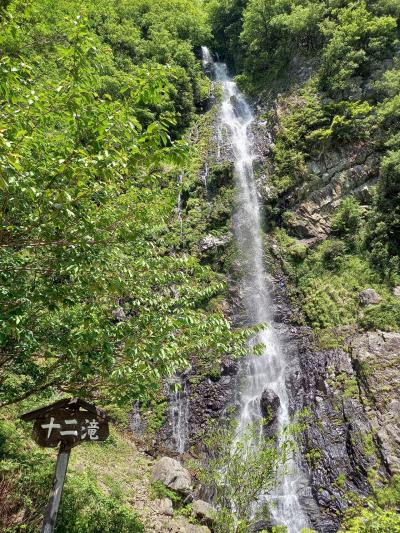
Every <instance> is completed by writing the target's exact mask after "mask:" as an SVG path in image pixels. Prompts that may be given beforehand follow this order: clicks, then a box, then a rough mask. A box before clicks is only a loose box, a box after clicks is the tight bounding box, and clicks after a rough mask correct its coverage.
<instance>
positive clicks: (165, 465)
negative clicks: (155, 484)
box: [151, 457, 192, 495]
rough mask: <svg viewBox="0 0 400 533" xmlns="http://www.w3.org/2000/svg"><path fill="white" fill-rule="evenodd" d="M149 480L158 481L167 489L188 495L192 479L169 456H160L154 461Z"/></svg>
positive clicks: (184, 469)
mask: <svg viewBox="0 0 400 533" xmlns="http://www.w3.org/2000/svg"><path fill="white" fill-rule="evenodd" d="M151 480H152V481H160V482H161V483H163V484H164V485H165V486H166V487H168V488H169V489H172V490H175V491H176V492H179V493H180V494H183V495H188V494H189V493H190V491H191V490H192V479H191V476H190V473H189V471H188V470H186V468H184V467H183V466H182V465H181V464H180V463H179V462H178V461H176V460H175V459H172V458H171V457H162V458H161V459H160V460H158V461H157V462H156V463H155V465H154V466H153V470H152V473H151Z"/></svg>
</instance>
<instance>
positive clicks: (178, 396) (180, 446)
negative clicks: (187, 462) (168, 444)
mask: <svg viewBox="0 0 400 533" xmlns="http://www.w3.org/2000/svg"><path fill="white" fill-rule="evenodd" d="M171 385H173V386H177V390H176V391H174V392H172V393H171V398H170V402H169V417H168V418H169V420H170V421H171V424H172V442H173V448H174V451H176V452H178V453H183V452H184V451H185V448H186V444H187V441H188V429H189V397H188V391H187V385H186V380H185V379H184V378H183V377H182V378H176V379H175V380H174V382H173V383H171Z"/></svg>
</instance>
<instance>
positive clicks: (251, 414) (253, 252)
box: [202, 47, 308, 533]
mask: <svg viewBox="0 0 400 533" xmlns="http://www.w3.org/2000/svg"><path fill="white" fill-rule="evenodd" d="M202 51H203V66H204V69H205V71H206V72H207V73H209V75H210V76H211V77H212V78H213V79H214V80H215V81H216V82H217V83H220V84H221V86H222V89H223V98H222V105H221V113H220V132H218V138H221V132H224V133H225V134H226V138H227V139H228V141H229V142H230V144H231V148H232V150H233V155H234V163H235V172H234V173H235V180H236V204H237V205H236V210H235V214H234V218H233V225H234V233H235V238H236V242H237V247H238V256H239V257H238V260H239V262H240V266H241V271H242V279H241V285H240V290H241V294H242V297H243V303H244V306H245V309H246V312H247V316H248V319H249V322H250V324H258V323H266V324H267V326H266V327H265V329H264V330H263V331H262V332H261V333H260V334H259V337H258V339H257V340H258V341H259V342H262V343H263V344H264V345H265V350H264V353H263V354H262V355H260V356H250V357H248V359H247V361H246V362H245V364H244V366H243V376H244V380H245V382H246V383H245V387H244V389H243V391H241V396H240V413H239V425H238V432H239V435H240V434H243V433H244V432H245V431H247V429H248V428H249V426H250V425H253V424H254V423H255V424H258V427H259V428H260V437H262V431H263V430H262V426H263V415H262V412H261V406H260V399H261V396H262V393H263V391H264V390H265V389H266V388H268V389H270V390H272V391H273V392H274V393H275V394H276V395H277V396H278V397H279V400H280V410H279V415H278V431H279V430H280V429H283V428H284V427H286V426H287V425H288V424H289V422H290V417H289V399H288V392H287V387H286V378H287V377H288V372H289V370H288V361H286V360H285V354H284V351H283V350H282V347H281V346H280V342H279V339H278V337H277V335H276V332H275V331H274V327H273V324H272V316H271V311H270V310H271V306H272V302H271V298H270V295H269V291H268V287H267V275H266V272H265V270H264V266H263V264H264V257H263V241H262V231H261V217H260V207H259V203H258V198H257V190H256V185H255V180H254V173H253V160H254V155H253V154H252V150H251V145H252V143H251V136H250V132H249V130H250V126H251V124H252V122H253V115H252V112H251V109H250V107H249V105H248V104H247V102H246V100H245V99H244V97H243V95H242V94H241V93H240V91H239V89H238V87H237V85H236V83H235V82H234V81H232V79H230V77H229V75H228V71H227V67H226V65H225V64H223V63H219V62H214V61H213V59H212V56H211V54H210V51H209V50H208V49H207V48H206V47H203V49H202ZM253 445H254V446H257V442H254V443H253ZM287 466H288V468H287V472H286V473H283V475H282V477H283V479H282V480H280V481H279V483H277V486H276V488H275V490H274V491H273V493H272V494H270V495H269V496H268V501H269V502H270V504H271V505H270V511H271V514H272V518H273V519H274V521H275V522H276V523H277V524H279V525H284V526H286V527H287V529H288V533H298V532H299V531H300V530H301V529H302V528H303V527H307V525H308V521H307V518H306V515H305V513H304V512H303V510H302V507H301V505H300V502H299V497H298V495H299V492H300V491H301V489H302V488H304V486H306V481H305V478H304V475H303V473H302V471H301V469H300V467H299V466H298V463H297V461H296V457H292V458H291V459H290V461H289V464H288V465H287ZM260 503H261V502H260ZM255 504H256V505H257V502H255Z"/></svg>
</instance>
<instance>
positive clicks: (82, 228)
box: [0, 0, 233, 404]
mask: <svg viewBox="0 0 400 533" xmlns="http://www.w3.org/2000/svg"><path fill="white" fill-rule="evenodd" d="M183 8H184V9H183ZM1 24H2V31H1V44H0V46H1V51H2V58H1V62H2V70H1V76H2V79H1V91H2V92H1V98H2V114H1V121H2V128H1V143H2V148H1V163H2V176H1V190H2V208H1V209H2V215H1V216H2V226H1V245H0V250H1V251H0V253H1V263H2V270H1V278H2V279H1V282H2V292H1V299H2V309H3V312H2V317H1V348H0V350H1V365H2V371H3V377H2V381H1V402H2V403H3V404H7V403H9V402H14V401H16V400H19V399H21V398H23V397H27V396H28V395H30V394H32V393H34V392H39V391H42V390H45V389H46V390H49V388H51V387H52V386H55V387H57V388H58V389H60V390H63V391H65V392H78V391H81V393H84V394H85V395H88V394H89V395H91V394H97V395H98V394H99V393H100V391H102V392H104V394H105V395H106V397H110V398H112V399H114V400H121V401H123V400H126V399H132V398H135V396H136V397H137V394H138V390H139V389H140V390H141V393H142V394H143V392H144V391H145V389H146V387H149V386H151V383H152V382H154V383H156V384H157V383H158V381H159V377H160V375H161V374H165V373H170V374H171V373H173V372H174V370H175V369H176V368H179V367H182V366H184V364H185V363H184V361H185V359H186V358H187V355H188V354H190V353H191V352H193V350H204V351H208V350H213V351H214V352H215V356H216V357H218V354H223V353H225V352H227V351H230V350H231V346H230V343H232V342H233V338H232V336H231V335H230V331H229V325H228V323H227V322H226V321H225V320H224V318H223V317H222V316H221V315H213V314H209V313H208V314H207V313H205V312H204V311H203V310H202V309H203V308H204V302H207V300H209V299H210V298H211V297H212V296H213V295H214V294H216V293H218V291H220V288H221V283H220V282H219V281H218V280H217V279H216V277H215V276H214V275H213V274H212V273H211V271H209V270H207V269H206V268H203V267H202V266H200V265H199V263H198V262H197V261H196V260H195V259H194V258H191V257H190V256H189V255H188V254H187V253H185V251H184V250H180V249H179V243H177V242H176V238H175V236H174V235H172V237H171V236H170V235H169V233H170V232H169V224H170V223H171V221H173V219H174V218H175V211H174V210H175V204H176V198H177V194H178V188H177V186H176V182H177V176H178V173H179V172H180V170H179V169H180V167H182V164H183V161H184V160H185V158H187V157H188V153H189V152H188V146H187V143H185V141H182V140H180V139H181V137H182V133H183V132H184V130H185V128H186V127H187V126H188V125H189V124H190V122H191V120H192V116H193V113H194V111H195V109H196V107H197V108H199V107H200V106H201V105H202V101H203V99H204V98H205V96H206V95H207V88H208V81H207V80H206V78H205V76H204V74H203V73H202V71H201V66H200V64H199V61H198V60H197V59H196V57H195V55H194V53H193V48H194V47H196V46H199V45H200V43H202V42H204V41H205V40H207V39H208V38H209V30H208V28H207V26H206V23H205V13H204V11H203V10H202V9H201V7H200V5H199V3H196V2H195V3H193V2H190V3H187V2H182V1H178V0H177V1H172V2H169V3H168V8H167V6H166V5H165V2H143V1H139V2H130V1H129V2H108V1H104V2H100V3H99V2H96V3H94V2H83V3H82V2H69V1H68V2H58V3H57V4H54V2H42V1H40V2H31V3H29V4H28V5H26V3H25V2H22V3H21V2H12V3H11V4H10V5H9V6H8V9H7V12H6V13H3V16H2V22H1ZM178 294H179V298H178V297H177V295H178ZM119 308H122V309H123V310H122V313H124V314H126V316H127V317H134V320H120V321H118V320H117V319H116V318H115V310H118V309H119ZM211 332H213V333H212V335H211V334H210V333H211ZM185 354H186V355H185Z"/></svg>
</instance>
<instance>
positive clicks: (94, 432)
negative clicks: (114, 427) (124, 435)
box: [20, 398, 109, 533]
mask: <svg viewBox="0 0 400 533" xmlns="http://www.w3.org/2000/svg"><path fill="white" fill-rule="evenodd" d="M20 418H21V419H22V420H24V421H26V422H28V421H32V420H33V421H34V425H33V438H34V440H35V441H36V443H37V444H38V445H39V446H42V447H44V448H56V447H59V449H58V456H57V463H56V469H55V473H54V478H53V484H52V487H51V490H50V495H49V502H48V504H47V507H46V510H45V514H44V520H43V527H42V531H41V533H53V532H54V528H55V525H56V519H57V513H58V508H59V506H60V501H61V495H62V490H63V487H64V480H65V475H66V473H67V468H68V461H69V456H70V454H71V449H72V448H73V447H75V446H78V445H79V444H81V443H82V442H85V441H92V442H102V441H104V440H106V439H107V437H108V435H109V426H108V422H109V417H108V416H107V415H106V414H105V413H104V411H102V410H101V409H98V408H97V407H96V406H94V405H92V404H90V403H88V402H85V401H84V400H81V399H80V398H67V399H65V400H60V401H59V402H56V403H53V404H51V405H48V406H47V407H42V408H41V409H36V410H35V411H31V412H30V413H25V414H24V415H22V416H21V417H20Z"/></svg>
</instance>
